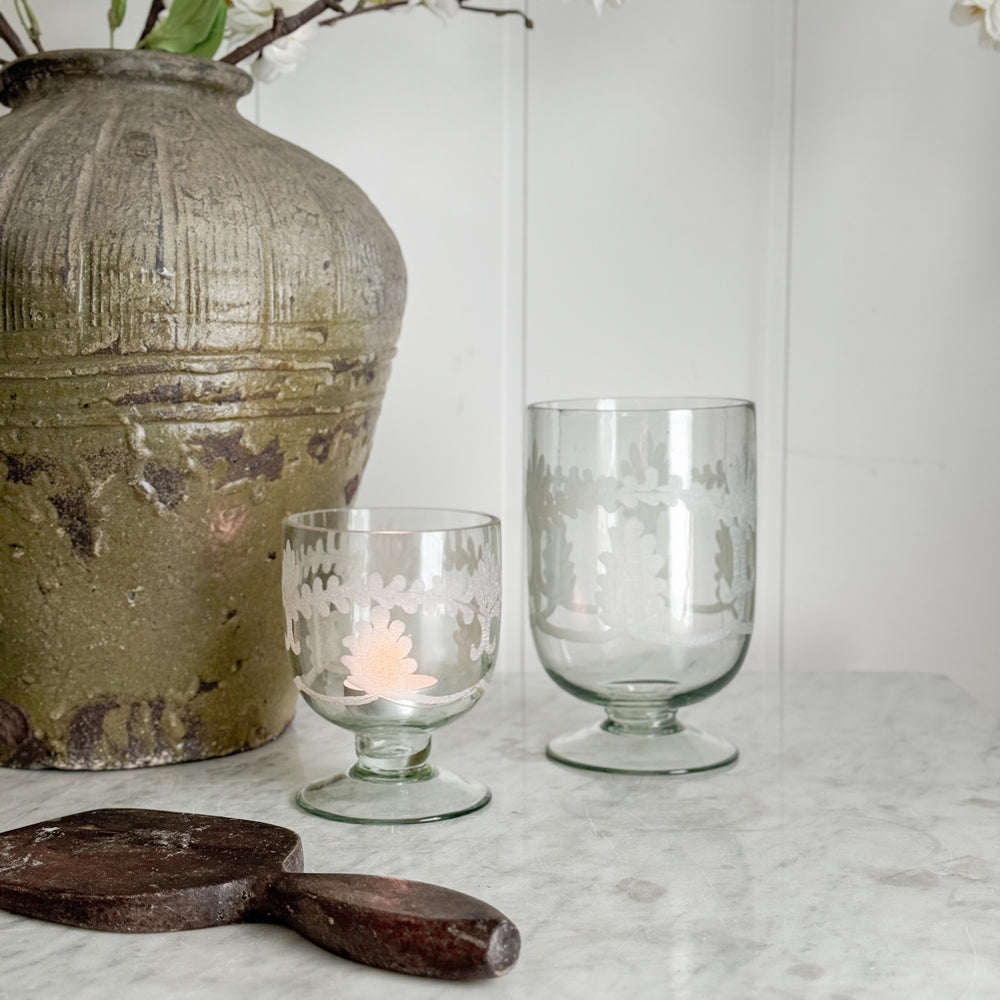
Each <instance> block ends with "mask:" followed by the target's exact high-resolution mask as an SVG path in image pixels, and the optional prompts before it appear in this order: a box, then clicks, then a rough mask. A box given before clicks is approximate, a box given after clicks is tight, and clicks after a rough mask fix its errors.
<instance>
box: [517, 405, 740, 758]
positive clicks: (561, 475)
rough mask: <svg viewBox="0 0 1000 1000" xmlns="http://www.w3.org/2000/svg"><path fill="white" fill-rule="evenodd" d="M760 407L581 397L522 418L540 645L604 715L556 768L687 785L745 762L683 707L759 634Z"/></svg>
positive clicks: (709, 690) (564, 739)
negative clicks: (684, 777)
mask: <svg viewBox="0 0 1000 1000" xmlns="http://www.w3.org/2000/svg"><path fill="white" fill-rule="evenodd" d="M755 448H756V445H755V415H754V408H753V404H752V403H749V402H746V401H744V400H737V399H710V398H709V399H658V398H644V399H579V400H567V401H563V402H546V403H537V404H535V405H533V406H530V407H529V408H528V450H529V454H530V459H529V464H528V470H527V481H526V500H527V504H526V508H527V523H528V538H529V567H528V573H529V577H528V591H529V605H530V623H531V633H532V637H533V639H534V643H535V648H536V649H537V651H538V655H539V657H540V659H541V661H542V665H543V666H544V667H545V669H546V671H547V672H548V673H549V675H550V676H551V677H552V679H553V680H554V681H555V682H556V683H557V684H558V685H559V686H560V687H562V688H564V689H565V690H567V691H569V692H570V693H571V694H573V695H575V696H576V697H578V698H581V699H583V700H584V701H589V702H594V703H596V704H598V705H601V706H603V707H604V710H605V713H606V718H605V719H604V720H603V721H601V722H600V723H599V724H596V725H594V726H591V727H589V728H586V729H582V730H580V731H578V732H573V733H568V734H565V735H562V736H558V737H556V738H555V739H553V740H552V741H551V742H550V744H549V746H548V750H547V752H548V755H549V756H550V757H552V758H554V759H555V760H558V761H561V762H563V763H566V764H573V765H576V766H578V767H585V768H591V769H594V770H599V771H618V772H626V773H638V774H646V773H661V774H663V773H666V774H679V773H686V772H689V771H702V770H706V769H709V768H714V767H721V766H722V765H725V764H729V763H731V762H733V761H735V760H736V758H737V756H738V751H737V749H736V747H735V746H733V745H731V744H730V743H728V742H726V741H724V740H720V739H717V738H716V737H713V736H710V735H708V734H706V733H703V732H700V731H699V730H697V729H695V728H693V727H690V726H685V725H683V724H682V723H681V722H680V720H679V719H678V718H677V710H678V709H679V708H682V707H683V706H685V705H689V704H691V703H693V702H697V701H700V700H701V699H703V698H707V697H708V696H709V695H711V694H713V693H714V692H716V691H718V690H719V689H720V688H722V687H724V686H725V685H726V684H728V683H729V681H731V680H732V679H733V677H734V676H735V675H736V672H737V671H738V670H739V668H740V665H741V664H742V663H743V660H744V657H745V656H746V653H747V647H748V645H749V642H750V634H751V631H752V628H753V606H754V564H755V551H754V549H755V537H756V453H755Z"/></svg>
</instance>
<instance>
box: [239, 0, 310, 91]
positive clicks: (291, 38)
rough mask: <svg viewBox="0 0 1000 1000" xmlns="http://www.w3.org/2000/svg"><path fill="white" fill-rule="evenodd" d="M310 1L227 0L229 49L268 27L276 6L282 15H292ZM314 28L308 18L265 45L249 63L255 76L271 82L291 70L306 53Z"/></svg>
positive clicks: (242, 43) (259, 33)
mask: <svg viewBox="0 0 1000 1000" xmlns="http://www.w3.org/2000/svg"><path fill="white" fill-rule="evenodd" d="M311 2H312V0H277V2H276V0H229V5H230V6H229V15H228V17H227V18H226V38H227V39H228V41H229V49H230V51H232V50H233V49H236V48H239V46H241V45H244V44H245V43H246V42H249V41H250V40H251V39H252V38H256V37H257V36H258V35H261V34H263V33H264V32H265V31H268V30H269V29H270V27H271V25H272V24H273V22H274V11H275V9H280V10H281V12H282V13H283V14H284V15H285V17H293V16H294V15H295V14H298V13H299V12H300V11H302V10H303V9H304V8H305V7H308V6H309V4H310V3H311ZM315 31H316V22H315V21H310V22H308V23H307V24H304V25H302V27H301V28H298V29H296V30H295V31H293V32H292V33H291V34H290V35H285V36H284V37H283V38H279V39H278V40H277V41H274V42H271V44H270V45H267V46H265V48H264V49H262V50H261V52H260V54H259V55H258V56H255V57H254V60H253V63H252V66H251V71H252V72H253V75H254V77H255V78H256V79H258V80H260V81H262V82H264V83H270V82H271V81H272V80H276V79H277V78H278V77H279V76H281V75H282V74H283V73H290V72H291V71H292V70H293V69H295V67H296V65H297V64H298V62H299V60H300V59H301V58H302V57H303V56H304V55H305V47H306V43H307V42H308V41H309V39H310V38H311V37H312V36H313V34H314V33H315Z"/></svg>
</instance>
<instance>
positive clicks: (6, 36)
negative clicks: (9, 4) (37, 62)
mask: <svg viewBox="0 0 1000 1000" xmlns="http://www.w3.org/2000/svg"><path fill="white" fill-rule="evenodd" d="M0 38H2V39H3V40H4V41H5V42H6V43H7V45H8V46H10V50H11V52H13V53H14V55H15V56H17V57H18V58H20V57H21V56H26V55H27V54H28V50H27V49H26V48H25V47H24V43H23V42H22V41H21V39H20V38H18V37H17V32H16V31H15V30H14V29H13V28H12V27H11V26H10V22H9V21H8V20H7V18H5V17H4V16H3V14H0Z"/></svg>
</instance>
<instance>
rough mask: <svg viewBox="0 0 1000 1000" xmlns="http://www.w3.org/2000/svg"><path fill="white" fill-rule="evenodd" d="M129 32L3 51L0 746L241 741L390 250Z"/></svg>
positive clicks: (361, 427) (220, 71)
mask: <svg viewBox="0 0 1000 1000" xmlns="http://www.w3.org/2000/svg"><path fill="white" fill-rule="evenodd" d="M250 87H251V81H250V78H249V77H248V76H247V75H246V74H245V73H243V72H242V71H241V70H238V69H236V68H234V67H231V66H226V65H222V64H219V63H214V62H210V61H207V60H201V59H195V58H192V57H188V56H173V55H167V54H154V53H147V52H124V51H123V52H103V51H93V50H89V51H73V52H54V53H47V54H40V55H35V56H30V57H25V58H23V59H19V60H17V61H15V62H13V63H11V64H9V65H8V66H6V67H4V69H3V71H2V72H0V101H2V102H3V103H4V104H6V105H7V106H9V107H10V108H11V109H12V110H11V112H10V113H9V114H7V115H5V116H3V117H0V763H3V764H5V765H7V766H13V767H60V768H91V769H97V768H120V767H134V766H142V765H150V764H163V763H170V762H175V761H185V760H196V759H200V758H205V757H215V756H221V755H224V754H228V753H232V752H234V751H237V750H242V749H247V748H251V747H255V746H258V745H260V744H263V743H265V742H267V741H268V740H270V739H273V738H274V737H275V736H277V735H278V734H279V733H280V732H281V731H282V730H283V729H284V728H285V727H286V726H287V725H288V723H289V722H290V720H291V718H292V715H293V713H294V710H295V703H296V702H295V699H296V690H295V688H294V686H293V682H292V678H291V675H290V672H289V668H288V666H287V662H286V658H285V656H284V653H283V650H282V635H283V632H282V617H281V614H282V613H281V603H280V594H281V590H280V567H281V551H280V547H281V529H280V521H281V518H282V517H283V516H284V515H285V514H287V513H289V512H291V511H295V510H305V509H310V508H317V507H330V506H336V505H341V504H345V503H350V502H351V499H352V497H353V495H354V491H355V490H356V488H357V485H358V480H359V477H360V475H361V472H362V469H363V467H364V464H365V460H366V458H367V455H368V451H369V446H370V443H371V438H372V432H373V428H374V423H375V418H376V415H377V413H378V410H379V407H380V404H381V399H382V394H383V391H384V388H385V384H386V379H387V377H388V373H389V364H390V358H391V357H392V354H393V352H394V349H395V348H394V345H395V341H396V338H397V335H398V332H399V326H400V320H401V316H402V310H403V301H404V297H405V271H404V267H403V262H402V258H401V255H400V252H399V247H398V245H397V243H396V241H395V239H394V237H393V235H392V232H391V231H390V230H389V228H388V226H387V225H386V223H385V221H384V220H383V219H382V217H381V216H380V215H379V213H378V212H377V211H376V209H375V208H374V207H373V206H372V204H371V203H370V202H369V200H368V199H367V197H366V196H365V195H364V194H363V193H362V192H361V191H360V190H359V189H358V187H356V186H355V185H354V184H353V183H352V182H351V181H350V180H348V179H347V178H346V177H344V176H343V174H341V173H340V172H339V171H337V170H335V169H333V168H332V167H330V166H328V165H327V164H325V163H323V162H322V161H320V160H318V159H316V158H315V157H313V156H311V155H310V154H308V153H306V152H305V151H303V150H302V149H299V148H297V147H295V146H293V145H291V144H289V143H287V142H284V141H282V140H280V139H278V138H276V137H274V136H272V135H269V134H267V133H265V132H263V131H261V130H260V129H258V128H256V127H255V126H254V125H252V124H250V123H249V122H247V121H246V120H244V119H243V118H242V117H241V116H240V115H239V113H238V112H237V110H236V101H237V99H238V98H239V97H241V96H242V95H244V94H246V93H247V92H248V91H249V90H250Z"/></svg>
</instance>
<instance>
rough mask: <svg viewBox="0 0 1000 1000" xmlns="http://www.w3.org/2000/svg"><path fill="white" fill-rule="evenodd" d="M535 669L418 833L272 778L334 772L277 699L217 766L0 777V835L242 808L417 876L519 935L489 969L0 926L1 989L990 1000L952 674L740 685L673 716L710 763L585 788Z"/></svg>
mask: <svg viewBox="0 0 1000 1000" xmlns="http://www.w3.org/2000/svg"><path fill="white" fill-rule="evenodd" d="M596 711H597V710H596V709H594V708H593V707H589V706H586V705H583V704H581V703H578V702H575V701H574V700H573V699H572V698H570V697H569V696H568V695H566V694H564V693H563V692H561V691H559V690H558V689H557V688H555V686H554V685H552V684H551V683H550V682H549V681H547V680H546V679H545V678H544V677H536V676H531V677H529V678H527V679H524V680H523V679H522V678H520V677H519V676H516V675H511V676H501V677H500V678H498V679H497V681H496V682H495V683H494V685H493V686H492V688H491V690H490V691H489V692H488V694H487V696H486V698H485V699H484V701H483V703H482V704H481V705H480V706H478V707H477V708H476V709H475V710H474V711H473V712H471V713H470V714H468V715H466V716H465V717H463V718H461V719H459V720H458V721H457V722H456V723H455V724H454V725H453V726H451V727H449V728H447V729H445V730H442V731H441V732H440V733H439V734H438V735H437V736H436V737H435V740H434V751H433V757H434V759H436V761H437V763H439V764H441V765H443V766H452V767H453V768H454V769H456V770H462V771H464V772H466V773H470V774H475V775H476V776H478V777H480V778H482V779H484V780H485V781H486V782H487V783H488V784H490V786H491V787H492V789H493V792H494V800H493V802H492V803H491V804H490V805H489V806H488V807H487V808H486V809H485V810H483V811H481V812H479V813H476V814H473V815H471V816H466V817H462V818H460V819H456V820H451V821H448V822H444V823H433V824H423V825H418V826H407V827H356V826H350V825H346V824H338V823H330V822H327V821H324V820H320V819H317V818H315V817H312V816H309V815H307V814H305V813H303V812H301V811H299V810H298V809H297V808H296V807H295V805H294V803H293V802H292V800H291V793H292V790H293V789H294V788H295V787H296V786H297V785H298V784H301V783H303V782H304V781H306V780H311V779H313V778H316V777H320V776H322V775H323V774H325V773H328V772H330V771H333V770H335V769H337V768H338V767H339V766H341V765H343V764H345V763H348V762H349V760H350V758H351V744H352V741H351V737H350V736H349V735H348V734H347V733H344V732H343V731H341V730H338V729H336V728H335V727H333V726H330V725H329V724H327V723H324V722H323V721H322V720H321V719H320V718H319V717H318V716H315V715H314V714H313V713H311V712H310V711H309V710H308V708H307V707H306V706H305V705H302V707H301V709H300V712H299V714H298V717H297V719H296V722H295V724H294V725H293V727H292V729H291V730H290V731H289V732H288V733H287V734H286V735H285V736H283V737H282V738H281V739H280V740H278V741H277V742H275V743H273V744H271V745H270V746H268V747H265V748H263V749H260V750H256V751H252V752H250V753H247V754H241V755H238V756H235V757H230V758H226V759H223V760H215V761H206V762H202V763H197V764H184V765H174V766H170V767H165V768H155V769H149V770H143V771H131V772H108V773H72V774H64V773H59V772H20V771H11V770H0V828H2V829H10V828H13V827H17V826H21V825H24V824H26V823H31V822H36V821H39V820H43V819H47V818H53V817H56V816H60V815H65V814H67V813H71V812H75V811H78V810H82V809H88V808H94V807H97V806H146V807H149V808H161V809H177V810H187V811H193V812H207V813H216V814H220V815H231V816H243V817H247V818H250V819H260V820H265V821H268V822H274V823H279V824H281V825H283V826H288V827H291V828H293V829H295V830H296V831H297V832H298V833H299V834H300V835H301V837H302V840H303V844H304V847H305V857H306V868H307V870H311V871H357V872H362V871H364V872H372V873H376V874H387V875H396V876H400V877H405V878H414V879H421V880H425V881H431V882H439V883H442V884H445V885H449V886H451V887H452V888H456V889H460V890H462V891H464V892H468V893H471V894H472V895H475V896H479V897H481V898H483V899H485V900H487V901H489V902H491V903H492V904H493V905H495V906H497V907H498V908H499V909H501V910H503V911H504V912H505V913H507V915H508V916H510V917H511V918H512V919H513V920H514V921H515V922H516V923H517V924H518V926H519V928H520V930H521V935H522V952H521V959H520V961H519V963H518V964H517V966H516V967H515V968H514V970H513V971H512V972H511V973H510V974H509V975H508V976H506V977H505V978H503V979H500V980H495V981H490V982H478V983H463V984H454V983H438V982H433V981H428V980H418V979H411V978H408V977H404V976H399V975H394V974H391V973H385V972H380V971H377V970H374V969H368V968H364V967H362V966H358V965H355V964H352V963H349V962H345V961H343V960H341V959H338V958H336V957H334V956H332V955H329V954H327V953H326V952H323V951H321V950H320V949H318V948H317V947H315V946H314V945H312V944H310V943H309V942H308V941H305V940H304V939H302V938H300V937H299V936H298V935H296V934H295V933H294V932H292V931H290V930H288V929H286V928H283V927H277V926H266V925H238V926H233V927H220V928H211V929H206V930H198V931H185V932H180V933H175V934H155V935H122V934H106V933H99V932H93V931H86V930H80V929H76V928H71V927H62V926H58V925H55V924H48V923H44V922H41V921H36V920H30V919H27V918H23V917H19V916H16V915H13V914H8V913H4V912H2V911H0V1000H15V998H16V1000H22V998H26V997H36V996H37V997H42V996H72V997H74V998H75V1000H91V998H94V1000H97V998H102V1000H103V998H104V997H106V996H107V995H112V996H122V997H126V998H128V997H133V996H134V997H141V998H143V1000H157V998H160V997H171V998H184V997H199V998H200V997H211V998H213V1000H227V998H230V997H232V998H234V1000H235V998H237V997H240V998H248V997H278V996H286V995H289V996H290V995H294V996H296V997H321V996H326V995H328V994H329V993H330V992H331V991H333V990H335V991H336V995H338V996H342V997H347V998H360V1000H365V998H367V997H376V996H383V995H385V996H388V995H391V996H393V997H399V998H401V1000H408V998H414V1000H429V998H438V997H441V998H445V997H448V998H450V997H455V996H457V995H468V996H480V997H483V998H485V997H491V998H492V997H496V998H507V997H517V998H528V1000H531V998H535V997H537V998H546V1000H560V998H563V997H566V998H571V997H572V998H576V997H581V996H588V997H589V996H593V997H598V998H600V997H612V996H614V997H634V998H637V1000H642V998H647V997H648V998H661V997H662V998H667V997H677V998H713V1000H715V998H729V997H732V998H740V1000H741V998H745V997H766V998H769V1000H770V998H785V997H787V998H809V997H817V998H820V997H822V998H825V1000H841V998H847V997H853V998H881V997H886V998H889V997H892V998H896V997H907V998H918V1000H919V998H922V997H928V998H931V997H933V998H940V997H946V998H949V1000H957V998H962V997H968V998H991V997H998V998H1000V726H998V720H997V719H996V718H994V717H993V716H992V715H990V714H989V713H987V712H985V711H983V710H982V709H980V708H979V707H978V706H977V705H976V704H975V703H974V702H973V701H972V700H971V699H970V698H969V697H968V696H967V695H966V694H964V693H963V692H962V691H961V690H959V689H958V688H957V687H955V686H954V685H953V684H952V683H951V682H950V681H947V680H945V679H943V678H940V677H932V676H922V675H908V674H889V673H887V674H828V675H815V674H801V675H798V674H794V673H792V674H791V675H790V676H788V677H787V678H786V683H785V686H784V689H783V690H782V688H781V687H780V685H779V683H778V678H777V677H776V676H775V675H773V674H763V673H750V672H747V673H744V674H742V675H740V676H739V677H737V679H736V680H735V681H734V682H733V684H732V685H731V686H730V687H729V688H728V689H726V690H725V691H724V692H722V693H720V694H719V695H717V696H716V697H715V698H713V699H710V700H709V701H707V702H705V703H704V704H702V705H700V706H697V707H695V708H693V709H691V710H689V711H688V712H687V713H686V716H685V717H686V718H689V719H691V720H693V721H695V722H698V723H699V724H701V725H703V726H704V727H705V728H708V729H711V730H712V731H715V732H718V733H719V734H720V735H725V736H727V737H730V738H732V739H734V740H735V741H736V742H738V743H739V745H740V747H741V758H740V761H739V763H738V764H737V765H736V766H735V767H732V768H729V769H727V770H725V771H720V772H716V773H714V774H709V775H704V776H698V777H685V778H669V777H666V778H657V777H631V776H614V775H602V774H595V773H591V772H586V771H579V770H574V769H571V768H567V767H563V766H560V765H557V764H555V763H552V762H550V761H548V760H547V759H546V758H545V757H544V755H543V749H544V745H545V741H546V739H547V738H548V737H549V736H551V735H553V734H555V733H556V732H559V731H562V730H563V729H565V728H568V727H570V726H573V725H582V724H585V723H586V722H587V721H588V720H591V719H593V718H595V717H596V716H595V712H596Z"/></svg>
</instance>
